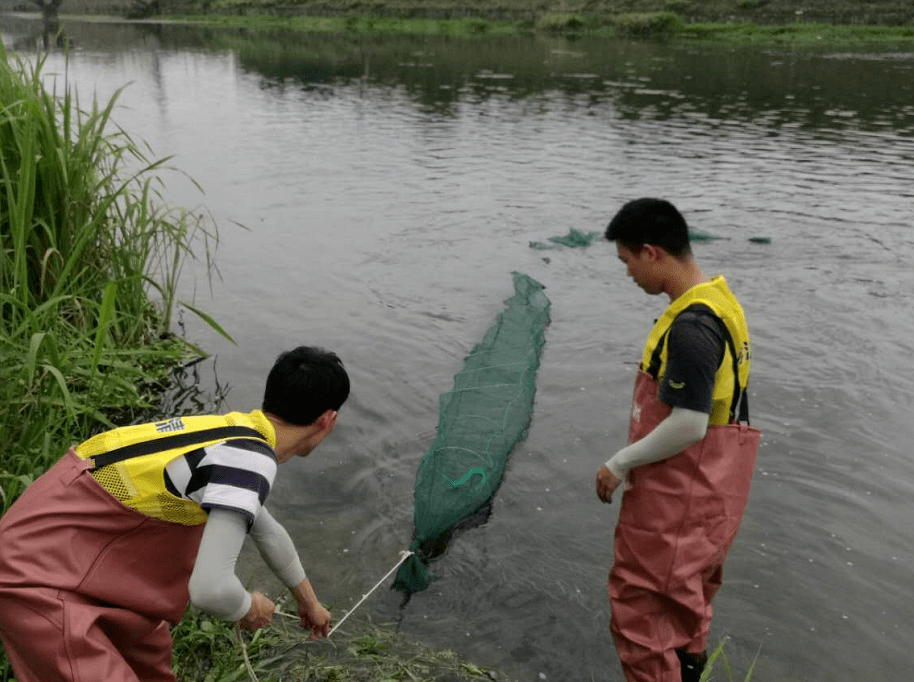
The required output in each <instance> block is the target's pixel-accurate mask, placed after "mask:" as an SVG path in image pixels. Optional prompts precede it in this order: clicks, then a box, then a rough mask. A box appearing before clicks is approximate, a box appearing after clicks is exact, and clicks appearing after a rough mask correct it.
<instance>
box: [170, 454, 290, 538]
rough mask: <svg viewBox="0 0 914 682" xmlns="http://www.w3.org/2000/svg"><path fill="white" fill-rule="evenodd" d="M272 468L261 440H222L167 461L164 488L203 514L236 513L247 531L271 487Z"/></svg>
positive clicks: (272, 457)
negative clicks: (210, 511) (244, 523)
mask: <svg viewBox="0 0 914 682" xmlns="http://www.w3.org/2000/svg"><path fill="white" fill-rule="evenodd" d="M276 466H277V462H276V455H275V454H274V453H273V450H271V449H270V447H269V446H268V445H267V444H266V443H263V442H262V441H258V440H253V439H252V440H247V439H234V440H231V441H227V442H226V441H223V442H221V443H215V444H213V445H208V446H206V447H203V448H198V449H196V450H192V451H191V452H188V453H187V454H186V455H184V456H183V457H178V458H177V459H175V460H172V461H171V462H169V463H168V465H167V466H166V467H165V472H164V473H165V487H166V488H167V489H168V491H169V492H170V493H171V494H172V495H175V496H176V497H183V498H185V499H189V500H192V501H194V502H196V503H197V504H198V505H200V507H201V508H202V509H203V510H204V511H206V512H209V510H210V509H213V508H217V507H218V508H220V509H229V510H232V511H237V512H240V513H241V514H243V515H244V516H245V517H246V518H247V523H248V528H249V529H250V527H251V524H252V523H254V519H255V518H257V515H258V514H259V513H260V509H261V507H262V506H263V504H264V502H265V501H266V499H267V495H268V494H269V492H270V486H272V485H273V480H274V479H275V477H276Z"/></svg>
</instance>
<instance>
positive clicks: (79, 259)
mask: <svg viewBox="0 0 914 682" xmlns="http://www.w3.org/2000/svg"><path fill="white" fill-rule="evenodd" d="M42 66H43V62H42V59H41V58H39V59H38V61H37V63H34V64H29V63H26V62H25V61H23V60H20V59H19V58H17V57H16V56H14V55H11V54H8V53H7V52H6V51H5V50H4V49H3V48H2V47H0V443H3V450H2V452H0V511H4V510H5V509H6V508H7V507H8V506H9V505H10V504H11V503H12V501H13V500H14V499H15V497H17V496H18V494H19V493H20V492H21V491H22V490H23V489H24V488H25V486H26V485H28V484H29V483H30V482H31V481H32V480H33V479H34V478H35V477H36V476H38V475H39V474H41V473H42V472H43V471H44V470H45V469H47V468H48V466H49V465H50V464H52V463H53V462H54V461H55V460H56V459H57V458H58V457H60V455H61V454H62V452H63V450H64V449H65V448H66V447H67V446H68V445H70V444H72V443H74V442H77V441H79V440H81V439H83V438H85V437H87V436H88V435H91V433H93V432H95V431H98V430H99V429H101V428H103V427H107V426H110V425H111V424H112V419H113V418H114V416H115V415H117V416H118V417H117V418H118V419H119V421H129V420H130V419H131V418H132V415H135V414H138V413H140V412H142V411H143V410H146V409H149V408H150V407H151V406H152V403H153V396H154V393H153V392H154V390H155V387H156V386H157V385H161V382H162V381H163V379H164V377H166V376H167V374H168V372H169V371H170V370H171V369H172V368H174V367H175V366H176V365H177V364H178V363H180V362H182V361H184V360H187V359H189V358H191V357H199V355H200V352H199V351H198V350H196V349H194V348H192V347H191V346H189V345H188V344H187V343H185V342H183V341H182V340H181V339H180V338H178V337H176V336H175V335H173V334H172V333H171V331H170V326H171V315H172V311H173V310H174V308H175V305H176V303H177V302H176V301H175V285H176V280H177V276H178V273H179V271H180V269H181V264H182V261H183V260H184V259H185V258H186V257H189V256H192V253H191V251H190V249H191V246H192V245H194V246H195V247H196V246H198V245H199V242H198V241H197V237H199V236H201V232H202V227H203V223H202V222H201V218H200V217H199V216H195V215H192V214H190V213H188V212H187V211H177V212H174V211H170V210H167V209H165V208H163V207H162V206H163V202H162V201H161V196H160V194H159V192H160V189H161V179H160V175H159V174H160V173H162V172H164V170H166V169H165V166H164V161H162V160H159V161H150V160H149V159H148V158H147V157H146V156H145V153H144V151H143V149H142V148H141V146H140V145H138V144H137V143H135V142H134V141H133V140H132V139H131V138H130V137H129V135H127V134H126V133H125V132H124V131H122V130H119V129H117V128H116V126H115V125H114V124H113V122H112V121H111V115H112V111H113V109H114V106H115V102H116V100H117V95H115V96H114V97H112V99H111V101H110V102H108V103H107V104H106V105H104V106H101V107H100V106H98V104H97V103H93V105H92V107H91V108H90V109H88V110H83V109H81V108H80V107H79V104H78V102H77V98H76V96H75V95H74V94H73V93H72V92H70V90H69V88H68V86H67V84H66V83H65V82H64V83H60V82H59V81H53V84H52V85H50V86H47V87H46V85H45V81H46V80H48V81H51V80H52V79H50V78H47V79H46V78H45V76H44V74H42ZM207 248H208V247H207V246H206V244H205V243H204V244H203V249H204V251H206V250H207ZM214 324H215V323H214Z"/></svg>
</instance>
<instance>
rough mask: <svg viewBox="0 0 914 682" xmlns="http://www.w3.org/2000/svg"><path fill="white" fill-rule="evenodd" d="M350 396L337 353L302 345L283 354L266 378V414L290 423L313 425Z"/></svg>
mask: <svg viewBox="0 0 914 682" xmlns="http://www.w3.org/2000/svg"><path fill="white" fill-rule="evenodd" d="M348 397H349V375H348V374H346V370H345V368H344V367H343V362H342V361H341V360H340V359H339V357H337V355H336V353H332V352H330V351H327V350H324V349H323V348H316V347H313V346H299V347H298V348H295V349H293V350H290V351H286V352H285V353H281V354H280V355H279V357H278V358H276V362H275V363H274V364H273V369H271V370H270V374H269V376H267V385H266V389H265V390H264V394H263V408H262V409H263V411H264V412H269V413H270V414H272V415H275V416H277V417H279V418H280V419H282V420H283V421H284V422H287V423H289V424H296V425H299V426H304V425H307V424H311V423H313V422H314V420H315V419H317V418H318V417H320V416H321V415H322V414H323V413H324V412H326V411H327V410H339V409H340V407H342V405H343V403H344V402H346V398H348Z"/></svg>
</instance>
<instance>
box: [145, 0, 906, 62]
mask: <svg viewBox="0 0 914 682" xmlns="http://www.w3.org/2000/svg"><path fill="white" fill-rule="evenodd" d="M239 2H243V4H244V5H245V9H244V10H242V9H240V7H239V8H236V10H234V11H232V12H225V11H222V12H220V11H212V10H211V9H207V10H206V11H203V10H201V12H200V13H199V14H192V15H182V16H168V17H160V19H161V20H163V21H170V22H181V23H193V24H203V25H210V26H214V25H215V26H226V27H232V28H240V27H243V28H245V29H247V30H251V31H256V30H258V29H260V30H267V29H278V28H281V29H283V30H291V31H300V32H303V33H309V32H310V33H371V34H385V33H399V34H415V35H448V36H454V37H485V36H504V35H518V34H529V33H531V32H542V33H547V34H560V35H569V36H575V35H592V36H601V37H606V38H622V39H629V40H657V39H660V40H681V41H690V42H696V41H705V42H721V43H737V44H754V45H796V46H817V45H818V46H823V45H825V46H829V47H837V46H850V47H854V46H872V47H877V48H879V47H883V48H887V49H902V50H912V49H914V23H910V22H909V23H907V24H902V25H847V24H842V25H838V24H827V23H819V22H810V21H797V20H794V21H791V22H789V23H781V24H757V23H752V22H749V21H726V22H694V21H690V20H687V19H686V18H685V17H683V16H682V15H680V14H678V13H677V12H674V11H663V12H626V13H620V14H613V15H604V14H593V13H587V12H574V13H563V12H541V13H539V14H537V16H536V18H535V20H531V19H523V20H520V19H518V20H499V19H496V18H487V17H485V16H478V17H471V16H461V17H457V18H441V17H438V18H434V17H423V16H421V15H419V16H407V15H408V14H409V12H407V11H406V10H403V13H404V16H396V11H395V10H391V9H390V8H387V9H383V10H382V9H377V8H366V9H365V10H364V12H359V11H358V10H351V11H348V12H343V13H341V14H314V15H293V16H285V15H282V14H274V13H271V12H270V11H269V9H268V8H265V7H264V6H263V5H262V4H260V3H258V2H256V0H254V1H249V0H239ZM672 6H677V5H676V4H675V3H674V4H673V5H672Z"/></svg>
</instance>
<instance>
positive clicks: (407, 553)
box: [273, 549, 415, 639]
mask: <svg viewBox="0 0 914 682" xmlns="http://www.w3.org/2000/svg"><path fill="white" fill-rule="evenodd" d="M413 554H415V552H413V551H411V550H408V549H404V550H403V551H402V552H400V560H399V561H398V562H397V563H396V565H395V566H394V567H393V568H392V569H390V570H389V571H387V573H386V574H385V575H384V577H383V578H381V579H380V580H379V581H378V582H377V584H376V585H375V586H374V587H372V588H371V589H370V590H368V592H366V593H365V594H363V595H362V598H361V599H359V602H358V603H357V604H356V605H355V606H353V607H352V608H351V609H349V611H347V612H346V615H345V616H343V617H342V618H340V622H339V623H337V624H336V625H334V626H333V629H332V630H330V632H328V633H327V638H328V639H329V638H330V636H331V635H332V634H333V633H334V632H335V631H336V629H337V628H338V627H339V626H340V625H342V624H343V621H344V620H346V619H347V618H349V616H351V615H352V614H353V612H354V611H355V610H356V609H357V608H359V607H360V606H361V605H362V602H364V601H365V600H366V599H368V597H370V596H371V594H372V592H374V591H375V590H376V589H378V588H379V587H380V586H381V585H383V584H384V581H385V580H387V579H388V578H389V577H390V574H391V573H393V572H394V571H396V570H397V569H398V568H400V564H402V563H403V562H404V561H406V560H407V559H408V558H409V557H410V556H412V555H413ZM273 613H275V614H276V615H279V616H285V617H286V618H294V619H295V620H298V616H293V615H292V614H291V613H283V612H282V611H274V612H273Z"/></svg>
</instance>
